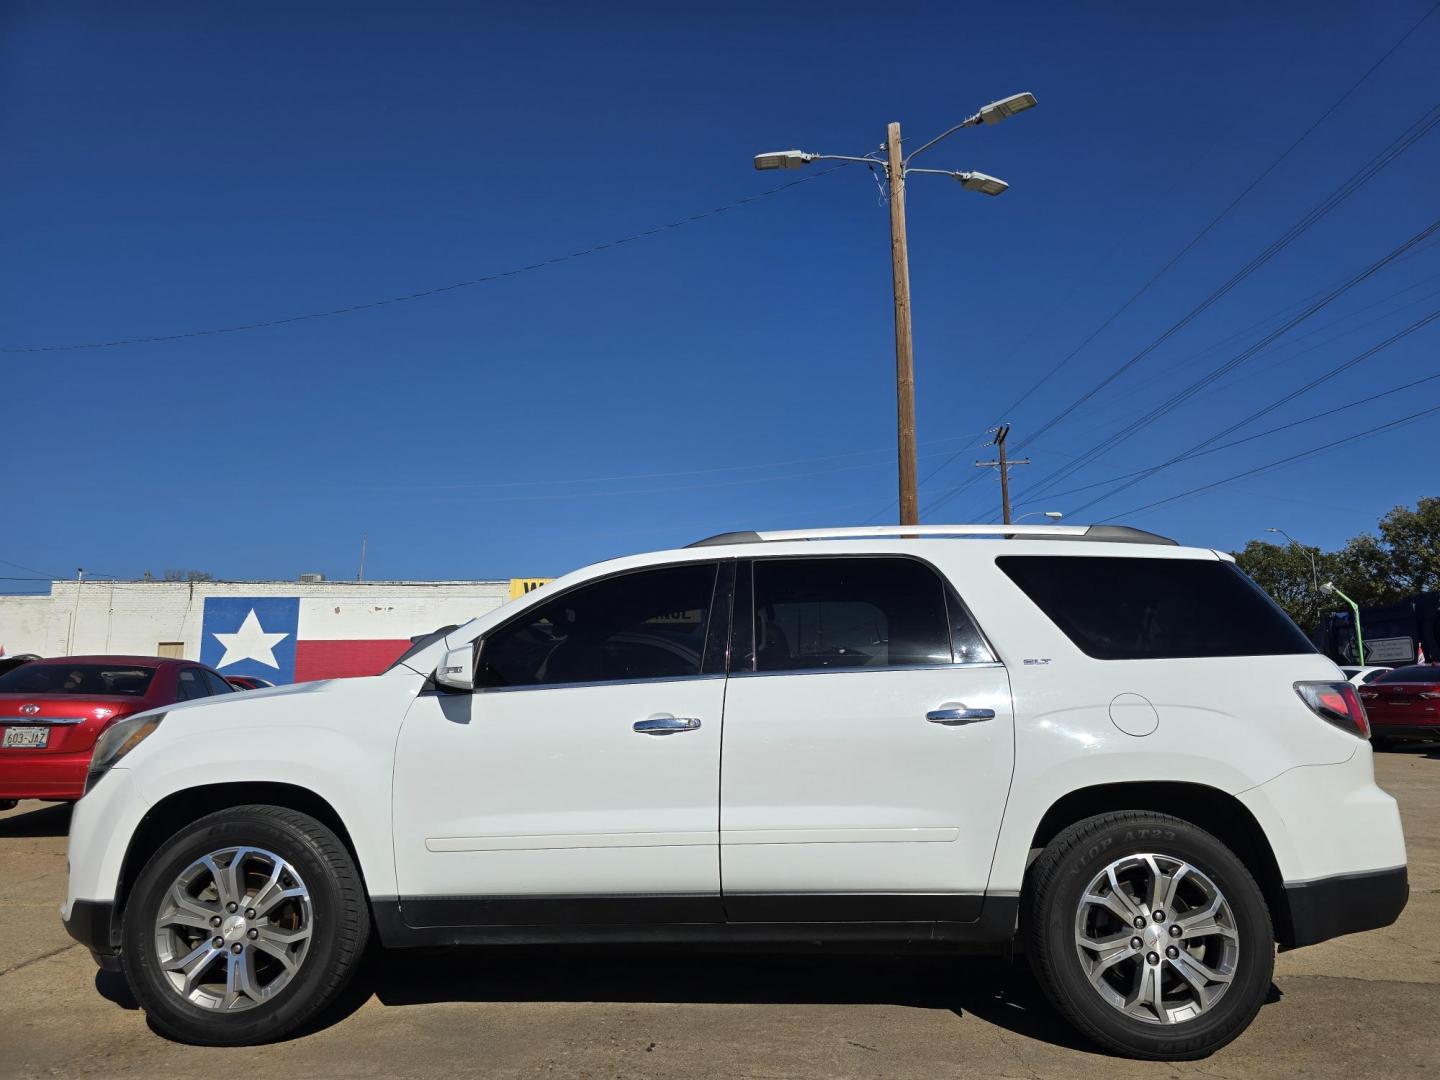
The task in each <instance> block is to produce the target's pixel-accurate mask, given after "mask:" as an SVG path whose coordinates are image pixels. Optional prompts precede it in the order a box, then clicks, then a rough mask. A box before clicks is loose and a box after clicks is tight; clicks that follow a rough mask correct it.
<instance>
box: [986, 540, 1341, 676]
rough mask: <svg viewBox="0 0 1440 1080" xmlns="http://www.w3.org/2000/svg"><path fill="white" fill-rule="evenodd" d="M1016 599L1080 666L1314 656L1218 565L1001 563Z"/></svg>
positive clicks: (1063, 560) (1111, 559)
mask: <svg viewBox="0 0 1440 1080" xmlns="http://www.w3.org/2000/svg"><path fill="white" fill-rule="evenodd" d="M995 562H996V564H997V565H998V566H999V567H1000V569H1001V570H1003V571H1004V572H1005V574H1006V576H1008V577H1009V578H1010V580H1011V581H1013V582H1014V583H1015V584H1016V585H1018V586H1019V587H1020V590H1021V591H1022V592H1023V593H1024V594H1025V595H1026V596H1028V597H1029V598H1030V599H1031V600H1032V601H1034V603H1035V605H1036V606H1037V607H1038V608H1039V609H1040V610H1041V611H1042V612H1044V613H1045V615H1046V616H1047V617H1048V618H1049V619H1050V621H1051V622H1053V623H1054V624H1055V625H1056V626H1058V627H1059V628H1060V629H1061V630H1062V631H1063V632H1064V634H1065V636H1066V637H1068V638H1069V639H1070V640H1071V641H1072V642H1074V643H1075V645H1076V646H1077V647H1078V648H1079V649H1080V650H1081V651H1082V652H1083V653H1085V655H1087V656H1092V657H1094V658H1095V659H1097V660H1153V659H1162V658H1164V659H1179V658H1182V657H1204V656H1288V655H1293V654H1297V653H1313V652H1314V651H1315V646H1314V645H1312V644H1311V643H1310V640H1309V639H1308V638H1306V636H1305V635H1304V634H1303V633H1301V631H1300V628H1299V627H1298V626H1296V625H1295V624H1294V623H1293V622H1291V621H1290V617H1289V616H1288V615H1286V614H1285V612H1283V611H1282V610H1280V608H1279V607H1278V606H1277V605H1276V604H1275V602H1274V601H1273V600H1271V599H1270V597H1268V596H1266V595H1265V593H1264V591H1263V590H1262V589H1261V588H1260V587H1259V586H1258V585H1256V584H1255V583H1254V582H1253V581H1251V580H1250V579H1249V578H1248V577H1246V576H1245V574H1244V573H1243V572H1242V571H1241V570H1240V568H1239V567H1237V566H1236V565H1235V564H1234V563H1231V562H1228V561H1225V560H1222V559H1145V558H1125V557H1115V556H1108V555H1099V556H1095V555H1002V556H1000V557H999V558H997V559H996V560H995Z"/></svg>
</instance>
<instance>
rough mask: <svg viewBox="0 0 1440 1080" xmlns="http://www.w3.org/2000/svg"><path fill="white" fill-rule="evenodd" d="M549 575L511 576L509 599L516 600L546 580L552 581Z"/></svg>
mask: <svg viewBox="0 0 1440 1080" xmlns="http://www.w3.org/2000/svg"><path fill="white" fill-rule="evenodd" d="M554 580H555V579H554V578H549V577H512V578H511V579H510V599H511V600H517V599H519V598H520V597H522V596H524V595H525V594H526V593H528V592H534V591H535V590H536V589H538V588H539V587H540V586H541V585H544V584H545V583H546V582H547V581H554Z"/></svg>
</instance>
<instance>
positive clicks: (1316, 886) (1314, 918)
mask: <svg viewBox="0 0 1440 1080" xmlns="http://www.w3.org/2000/svg"><path fill="white" fill-rule="evenodd" d="M1285 899H1286V900H1287V901H1288V902H1289V905H1290V934H1289V940H1287V941H1286V942H1285V943H1284V944H1285V946H1286V947H1287V948H1291V949H1298V948H1300V947H1302V946H1304V945H1314V944H1316V943H1317V942H1321V941H1328V940H1329V939H1330V938H1334V937H1340V936H1341V935H1342V934H1358V933H1360V932H1361V931H1363V930H1377V929H1379V928H1380V927H1382V926H1389V925H1390V924H1391V923H1393V922H1394V921H1395V920H1396V919H1398V918H1399V917H1400V912H1402V911H1404V910H1405V904H1406V902H1407V901H1408V900H1409V899H1410V881H1409V875H1408V874H1407V873H1406V870H1405V867H1403V866H1397V867H1395V868H1394V869H1393V870H1376V871H1368V872H1366V873H1360V874H1340V875H1337V876H1336V877H1329V878H1321V879H1320V880H1318V881H1306V882H1302V883H1299V884H1295V885H1286V886H1285Z"/></svg>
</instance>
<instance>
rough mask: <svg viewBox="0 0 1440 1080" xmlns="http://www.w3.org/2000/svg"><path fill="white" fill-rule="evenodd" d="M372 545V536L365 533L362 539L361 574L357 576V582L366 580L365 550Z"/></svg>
mask: <svg viewBox="0 0 1440 1080" xmlns="http://www.w3.org/2000/svg"><path fill="white" fill-rule="evenodd" d="M369 543H370V534H369V533H364V534H363V535H361V537H360V572H359V573H358V574H356V575H355V580H356V581H364V580H365V548H366V547H367V546H368V545H369Z"/></svg>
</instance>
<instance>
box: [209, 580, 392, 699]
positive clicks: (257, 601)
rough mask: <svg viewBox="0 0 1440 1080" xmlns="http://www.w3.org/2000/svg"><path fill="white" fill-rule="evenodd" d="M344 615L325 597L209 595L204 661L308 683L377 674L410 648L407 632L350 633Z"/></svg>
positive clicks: (231, 671)
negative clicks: (390, 634)
mask: <svg viewBox="0 0 1440 1080" xmlns="http://www.w3.org/2000/svg"><path fill="white" fill-rule="evenodd" d="M340 614H341V610H340V608H338V607H336V606H334V605H333V604H332V603H331V602H330V601H328V600H325V599H321V598H312V597H298V596H208V597H206V598H205V614H204V618H203V620H202V624H201V625H202V629H201V643H200V662H201V663H202V664H208V665H209V666H210V667H213V668H214V669H215V670H216V671H218V672H220V674H222V675H256V676H259V677H260V678H262V679H268V680H270V681H271V682H273V683H292V682H309V681H311V680H313V679H340V678H348V677H350V676H355V675H375V674H378V673H379V672H381V671H384V670H385V668H387V667H389V666H390V664H391V663H393V662H394V660H395V658H396V657H398V656H399V655H400V654H401V653H403V652H404V651H405V650H406V649H408V648H409V647H410V639H409V637H408V636H405V637H394V638H389V637H387V638H360V637H351V636H347V635H348V634H349V633H353V631H354V630H355V629H357V628H356V627H355V626H352V625H348V624H349V623H350V620H349V619H345V618H340V617H337V616H339V615H340ZM417 632H418V631H417Z"/></svg>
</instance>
